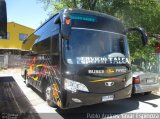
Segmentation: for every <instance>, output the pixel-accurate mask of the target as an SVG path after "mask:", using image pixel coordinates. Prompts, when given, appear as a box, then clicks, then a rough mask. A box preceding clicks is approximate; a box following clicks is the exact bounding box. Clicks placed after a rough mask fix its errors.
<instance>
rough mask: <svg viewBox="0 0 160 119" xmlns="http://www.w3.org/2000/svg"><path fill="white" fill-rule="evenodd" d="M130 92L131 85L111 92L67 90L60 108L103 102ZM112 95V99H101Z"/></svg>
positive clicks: (124, 95)
mask: <svg viewBox="0 0 160 119" xmlns="http://www.w3.org/2000/svg"><path fill="white" fill-rule="evenodd" d="M131 92H132V85H129V86H127V87H125V88H123V89H121V90H119V91H116V92H112V93H90V92H89V93H87V92H80V91H79V92H76V93H72V92H69V91H67V98H66V104H65V105H63V107H62V108H64V109H67V108H75V107H80V106H85V105H92V104H98V103H103V102H107V101H112V100H119V99H124V98H129V97H131ZM107 96H108V97H112V96H113V99H112V98H111V99H108V100H106V101H105V100H103V98H104V97H107Z"/></svg>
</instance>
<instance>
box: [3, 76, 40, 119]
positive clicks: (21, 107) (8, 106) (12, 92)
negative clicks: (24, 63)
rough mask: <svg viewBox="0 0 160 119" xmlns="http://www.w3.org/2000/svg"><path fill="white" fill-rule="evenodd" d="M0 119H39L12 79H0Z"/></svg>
mask: <svg viewBox="0 0 160 119" xmlns="http://www.w3.org/2000/svg"><path fill="white" fill-rule="evenodd" d="M0 114H1V115H0V118H4V119H5V118H7V119H8V118H20V119H22V118H29V119H33V118H36V119H39V116H38V114H37V112H36V111H35V110H34V108H33V106H32V105H31V104H30V102H29V100H28V99H27V98H26V96H25V95H24V93H23V92H22V90H21V89H20V87H19V86H18V84H17V83H16V81H15V80H14V78H13V77H0Z"/></svg>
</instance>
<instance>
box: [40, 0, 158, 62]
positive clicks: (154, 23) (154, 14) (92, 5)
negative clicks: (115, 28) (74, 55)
mask: <svg viewBox="0 0 160 119" xmlns="http://www.w3.org/2000/svg"><path fill="white" fill-rule="evenodd" d="M38 1H41V2H43V3H44V5H45V6H46V7H48V6H50V7H52V8H53V12H52V13H55V12H57V11H59V10H61V9H63V8H83V9H88V10H94V11H99V12H104V13H107V14H110V15H112V16H115V17H117V18H119V19H120V20H121V21H122V22H123V23H124V25H125V27H126V28H129V27H136V26H141V27H143V28H145V29H146V31H147V32H149V33H150V34H152V33H156V34H159V32H160V25H159V21H160V0H38ZM128 39H129V45H130V54H131V59H132V60H135V59H139V58H142V59H144V60H145V61H147V62H151V61H154V60H155V57H154V55H153V54H154V53H155V50H154V45H155V39H154V38H149V43H148V45H147V46H146V47H143V46H142V45H141V39H140V36H138V35H137V34H136V33H133V34H128Z"/></svg>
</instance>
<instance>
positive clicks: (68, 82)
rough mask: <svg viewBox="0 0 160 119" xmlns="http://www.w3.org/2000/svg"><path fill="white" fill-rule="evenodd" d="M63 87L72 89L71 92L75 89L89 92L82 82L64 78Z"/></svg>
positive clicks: (75, 90)
mask: <svg viewBox="0 0 160 119" xmlns="http://www.w3.org/2000/svg"><path fill="white" fill-rule="evenodd" d="M64 89H65V90H70V91H72V93H75V92H77V90H79V91H84V92H89V90H88V88H87V87H86V86H85V85H84V84H82V83H79V82H76V81H73V80H70V79H65V81H64Z"/></svg>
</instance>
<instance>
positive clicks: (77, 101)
mask: <svg viewBox="0 0 160 119" xmlns="http://www.w3.org/2000/svg"><path fill="white" fill-rule="evenodd" d="M72 100H73V101H74V102H76V103H82V101H81V100H80V99H77V98H72Z"/></svg>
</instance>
